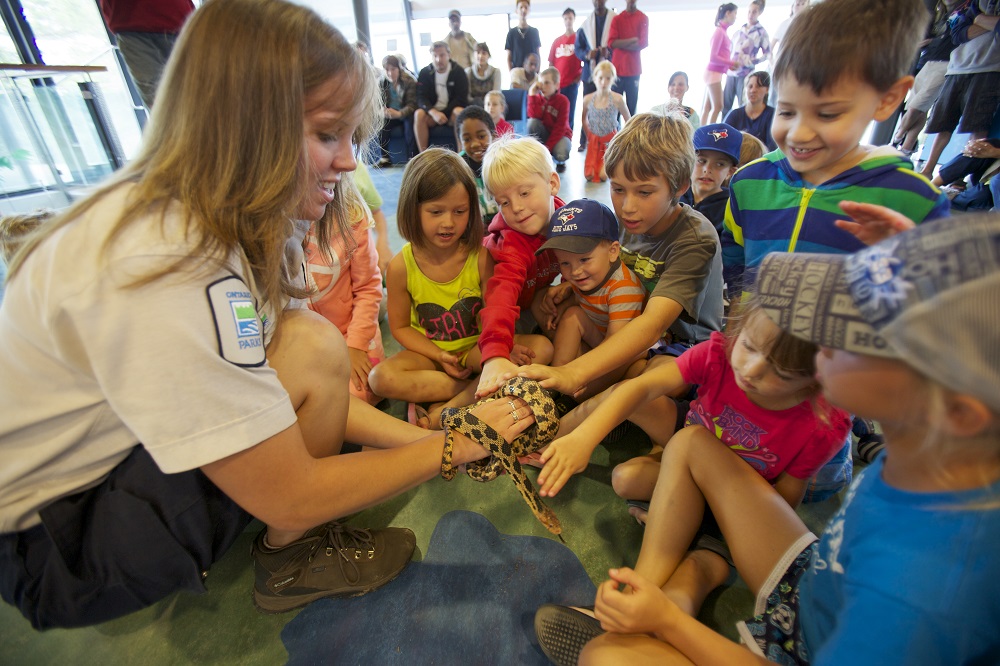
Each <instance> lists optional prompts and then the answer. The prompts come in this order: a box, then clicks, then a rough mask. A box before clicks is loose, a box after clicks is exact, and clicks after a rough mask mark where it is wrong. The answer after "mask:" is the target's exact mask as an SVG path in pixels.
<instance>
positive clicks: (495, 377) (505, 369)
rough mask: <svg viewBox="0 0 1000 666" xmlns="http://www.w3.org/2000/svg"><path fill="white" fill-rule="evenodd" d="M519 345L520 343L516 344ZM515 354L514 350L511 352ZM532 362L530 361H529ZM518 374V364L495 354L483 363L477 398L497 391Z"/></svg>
mask: <svg viewBox="0 0 1000 666" xmlns="http://www.w3.org/2000/svg"><path fill="white" fill-rule="evenodd" d="M514 346H515V347H518V346H519V345H514ZM511 353H512V354H513V351H512V352H511ZM529 362H530V361H529ZM515 374H517V365H515V364H514V363H513V362H512V361H509V360H507V359H505V358H503V357H502V356H494V357H493V358H491V359H489V360H488V361H486V363H484V364H483V371H482V372H481V373H480V374H479V388H477V389H476V398H484V397H486V396H488V395H490V394H491V393H496V391H497V390H498V389H499V388H500V386H502V385H503V383H504V382H505V381H507V380H508V379H510V378H511V377H513V376H514V375H515Z"/></svg>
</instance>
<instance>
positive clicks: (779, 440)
mask: <svg viewBox="0 0 1000 666" xmlns="http://www.w3.org/2000/svg"><path fill="white" fill-rule="evenodd" d="M816 351H817V348H816V345H814V344H811V343H809V342H805V341H803V340H800V339H798V338H795V337H794V336H792V335H791V334H790V333H786V332H784V331H782V330H781V329H779V328H778V327H777V326H776V325H775V324H774V323H773V322H772V321H771V320H770V319H769V318H768V317H767V315H765V314H764V312H763V311H762V310H761V309H760V308H759V307H758V306H757V305H756V304H755V303H754V302H752V301H751V302H750V303H749V304H748V305H747V306H746V307H745V308H744V309H743V312H742V313H741V314H740V316H738V317H735V318H731V319H730V325H729V330H728V332H727V334H726V335H725V336H723V335H722V334H720V333H713V334H712V337H711V338H709V339H708V340H706V341H705V342H702V343H700V344H697V345H695V346H694V347H691V348H690V349H689V350H688V351H686V352H684V353H683V354H682V355H681V356H680V357H678V358H673V357H670V356H660V357H658V358H657V360H655V361H654V362H653V363H652V364H651V365H650V366H648V368H647V370H646V371H645V372H643V374H641V375H640V376H638V377H636V378H634V379H629V380H625V381H623V382H620V383H618V384H616V385H614V386H612V387H611V388H610V389H608V390H607V391H605V392H604V393H602V394H600V395H598V396H595V397H594V398H591V399H590V400H588V401H587V402H584V403H583V404H582V405H580V406H579V407H577V408H576V409H575V410H573V411H572V412H570V413H569V414H567V415H566V416H565V417H564V418H563V420H562V423H561V427H560V431H559V432H560V434H563V433H568V434H565V435H564V436H562V437H560V438H559V439H557V440H556V441H554V442H553V443H552V444H550V445H549V446H548V447H547V448H546V449H545V451H544V452H543V453H542V461H543V462H544V463H546V464H545V467H544V469H543V470H542V471H541V473H539V475H538V485H539V487H540V494H541V495H542V496H549V497H551V496H553V495H555V494H556V493H557V492H558V491H559V490H560V489H561V488H562V486H563V484H564V483H565V482H566V480H567V479H568V478H569V477H570V476H571V475H572V474H574V473H576V472H579V471H582V470H583V469H584V468H585V467H586V466H587V463H588V462H589V460H590V455H591V453H592V452H593V450H594V449H595V448H596V447H597V445H598V444H599V443H600V442H601V441H602V440H603V439H604V437H605V436H606V435H607V434H608V433H609V432H611V430H612V429H613V428H614V427H615V426H616V425H618V424H619V423H621V422H622V421H624V420H625V419H626V418H627V419H628V420H629V421H631V422H633V423H635V424H636V425H638V426H639V427H640V428H642V429H643V430H644V431H645V432H646V433H647V434H648V435H649V436H650V438H651V439H652V440H653V450H652V451H651V452H650V453H649V454H647V455H645V456H640V457H638V458H633V459H632V460H629V461H626V462H624V463H621V464H620V465H618V466H617V467H615V469H614V471H613V473H612V477H611V483H612V485H613V486H614V489H615V492H616V493H618V494H619V495H620V496H621V497H623V498H625V499H627V500H649V499H650V498H651V497H652V496H653V488H654V487H655V485H656V481H657V478H658V477H659V473H660V458H661V456H662V453H663V449H664V447H667V446H670V440H671V439H673V438H674V437H675V436H682V435H681V434H680V432H677V433H675V426H674V424H678V425H682V431H683V433H684V434H683V436H684V437H702V436H704V437H710V436H713V435H714V436H715V437H718V438H719V439H720V440H722V442H723V443H725V444H726V445H727V446H729V448H730V450H731V451H732V452H733V453H734V454H735V455H738V456H740V457H741V458H742V459H743V460H744V461H745V462H746V463H747V464H749V465H750V466H751V467H753V468H754V469H755V470H756V471H757V472H758V473H759V474H760V475H761V476H763V477H764V478H765V479H767V480H768V481H769V482H770V483H771V484H772V485H773V486H774V488H775V490H777V491H778V494H779V495H781V497H782V498H783V499H784V500H785V501H786V502H788V504H789V505H790V506H792V507H795V506H798V504H799V502H801V501H802V497H803V495H804V494H805V491H806V487H807V485H808V481H809V479H810V478H811V477H812V476H813V475H814V474H815V473H816V472H817V471H819V469H820V468H821V467H822V466H823V465H825V464H826V463H827V462H828V461H829V460H830V459H831V458H832V457H833V456H834V454H836V453H837V452H838V451H839V450H840V449H841V448H842V447H843V445H844V442H845V441H846V439H847V435H848V433H849V432H850V430H851V417H850V415H849V414H848V413H847V412H845V411H844V410H842V409H838V408H836V407H833V406H831V405H830V404H829V403H827V402H826V401H825V400H824V399H823V397H822V395H821V394H820V386H819V383H818V382H817V381H816V378H815V376H816V363H815V357H816ZM695 385H697V387H698V395H697V398H695V399H694V400H693V401H692V402H691V405H690V409H688V410H687V413H686V416H685V414H684V413H683V412H681V411H680V410H682V409H684V406H685V403H683V402H676V401H675V400H674V396H681V395H685V394H686V393H687V392H688V389H689V387H690V386H695ZM665 424H666V427H664V425H665ZM693 429H697V431H694V430H693ZM730 490H731V491H732V492H736V493H738V492H739V489H738V488H731V489H730ZM630 513H632V515H633V516H635V517H636V519H637V520H639V521H640V522H644V521H645V517H646V516H645V514H646V511H645V509H643V508H640V507H638V506H632V507H631V508H630ZM712 523H713V521H710V520H709V521H706V523H705V524H703V530H704V532H703V533H705V534H707V537H701V535H699V536H700V538H699V539H698V540H697V542H696V543H695V544H694V545H693V548H694V550H693V551H692V552H691V553H688V555H687V557H688V558H689V559H691V562H687V561H685V563H683V565H682V566H679V567H678V568H677V571H678V574H679V575H680V576H682V577H684V581H685V583H687V584H686V585H685V590H686V592H688V593H689V594H688V595H687V600H688V601H689V602H691V603H692V604H693V606H692V608H690V609H689V610H691V611H692V614H697V612H698V608H699V607H700V605H701V602H703V601H704V598H705V596H707V595H708V593H709V592H711V591H712V590H713V589H715V588H716V587H717V586H719V585H721V584H722V583H723V582H724V581H725V579H726V577H727V576H728V575H729V567H728V564H727V561H726V560H724V559H723V558H728V554H727V553H728V551H727V549H726V547H725V544H723V543H721V541H719V540H718V539H717V538H715V534H718V536H720V537H721V533H719V532H718V528H717V527H715V526H714V525H713V524H712ZM708 551H713V552H708ZM719 555H721V556H722V557H719ZM692 571H696V572H698V573H697V575H694V574H691V572H692Z"/></svg>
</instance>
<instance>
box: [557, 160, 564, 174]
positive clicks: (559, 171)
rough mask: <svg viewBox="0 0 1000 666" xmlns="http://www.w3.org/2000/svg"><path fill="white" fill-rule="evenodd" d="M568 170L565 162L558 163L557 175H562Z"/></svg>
mask: <svg viewBox="0 0 1000 666" xmlns="http://www.w3.org/2000/svg"><path fill="white" fill-rule="evenodd" d="M565 170H566V163H565V162H556V173H562V172H563V171H565Z"/></svg>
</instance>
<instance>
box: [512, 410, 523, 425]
mask: <svg viewBox="0 0 1000 666" xmlns="http://www.w3.org/2000/svg"><path fill="white" fill-rule="evenodd" d="M510 415H511V416H513V417H514V423H517V422H518V421H519V420H520V419H521V417H520V416H518V414H517V412H515V411H511V413H510Z"/></svg>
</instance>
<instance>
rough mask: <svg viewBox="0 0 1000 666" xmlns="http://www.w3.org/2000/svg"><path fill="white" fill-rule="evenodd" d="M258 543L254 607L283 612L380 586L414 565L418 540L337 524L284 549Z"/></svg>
mask: <svg viewBox="0 0 1000 666" xmlns="http://www.w3.org/2000/svg"><path fill="white" fill-rule="evenodd" d="M266 533H267V529H264V530H263V531H261V533H260V534H258V535H257V538H256V539H254V542H253V547H252V549H251V554H252V556H253V558H254V569H255V572H256V581H255V583H254V589H253V602H254V605H255V606H257V608H258V610H260V611H262V612H264V613H283V612H285V611H289V610H292V609H293V608H298V607H300V606H305V605H306V604H308V603H310V602H312V601H315V600H317V599H322V598H324V597H356V596H359V595H362V594H364V593H366V592H371V591H372V590H374V589H375V588H378V587H381V586H383V585H385V584H386V583H388V582H389V581H391V580H392V579H393V578H395V577H396V576H398V575H399V573H400V572H401V571H402V570H403V568H404V567H406V565H407V564H409V562H410V558H411V557H412V556H413V550H414V548H415V547H416V539H415V538H414V536H413V532H411V531H410V530H408V529H404V528H398V527H389V528H385V529H381V530H362V529H358V528H355V527H349V526H347V525H343V524H341V523H338V522H330V523H326V524H325V525H320V526H319V527H314V528H312V529H311V530H309V531H308V532H306V533H305V534H304V535H303V536H302V538H301V539H299V540H298V541H294V542H292V543H290V544H288V545H287V546H283V547H281V548H273V549H272V548H270V547H268V546H266V545H264V535H265V534H266Z"/></svg>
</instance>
